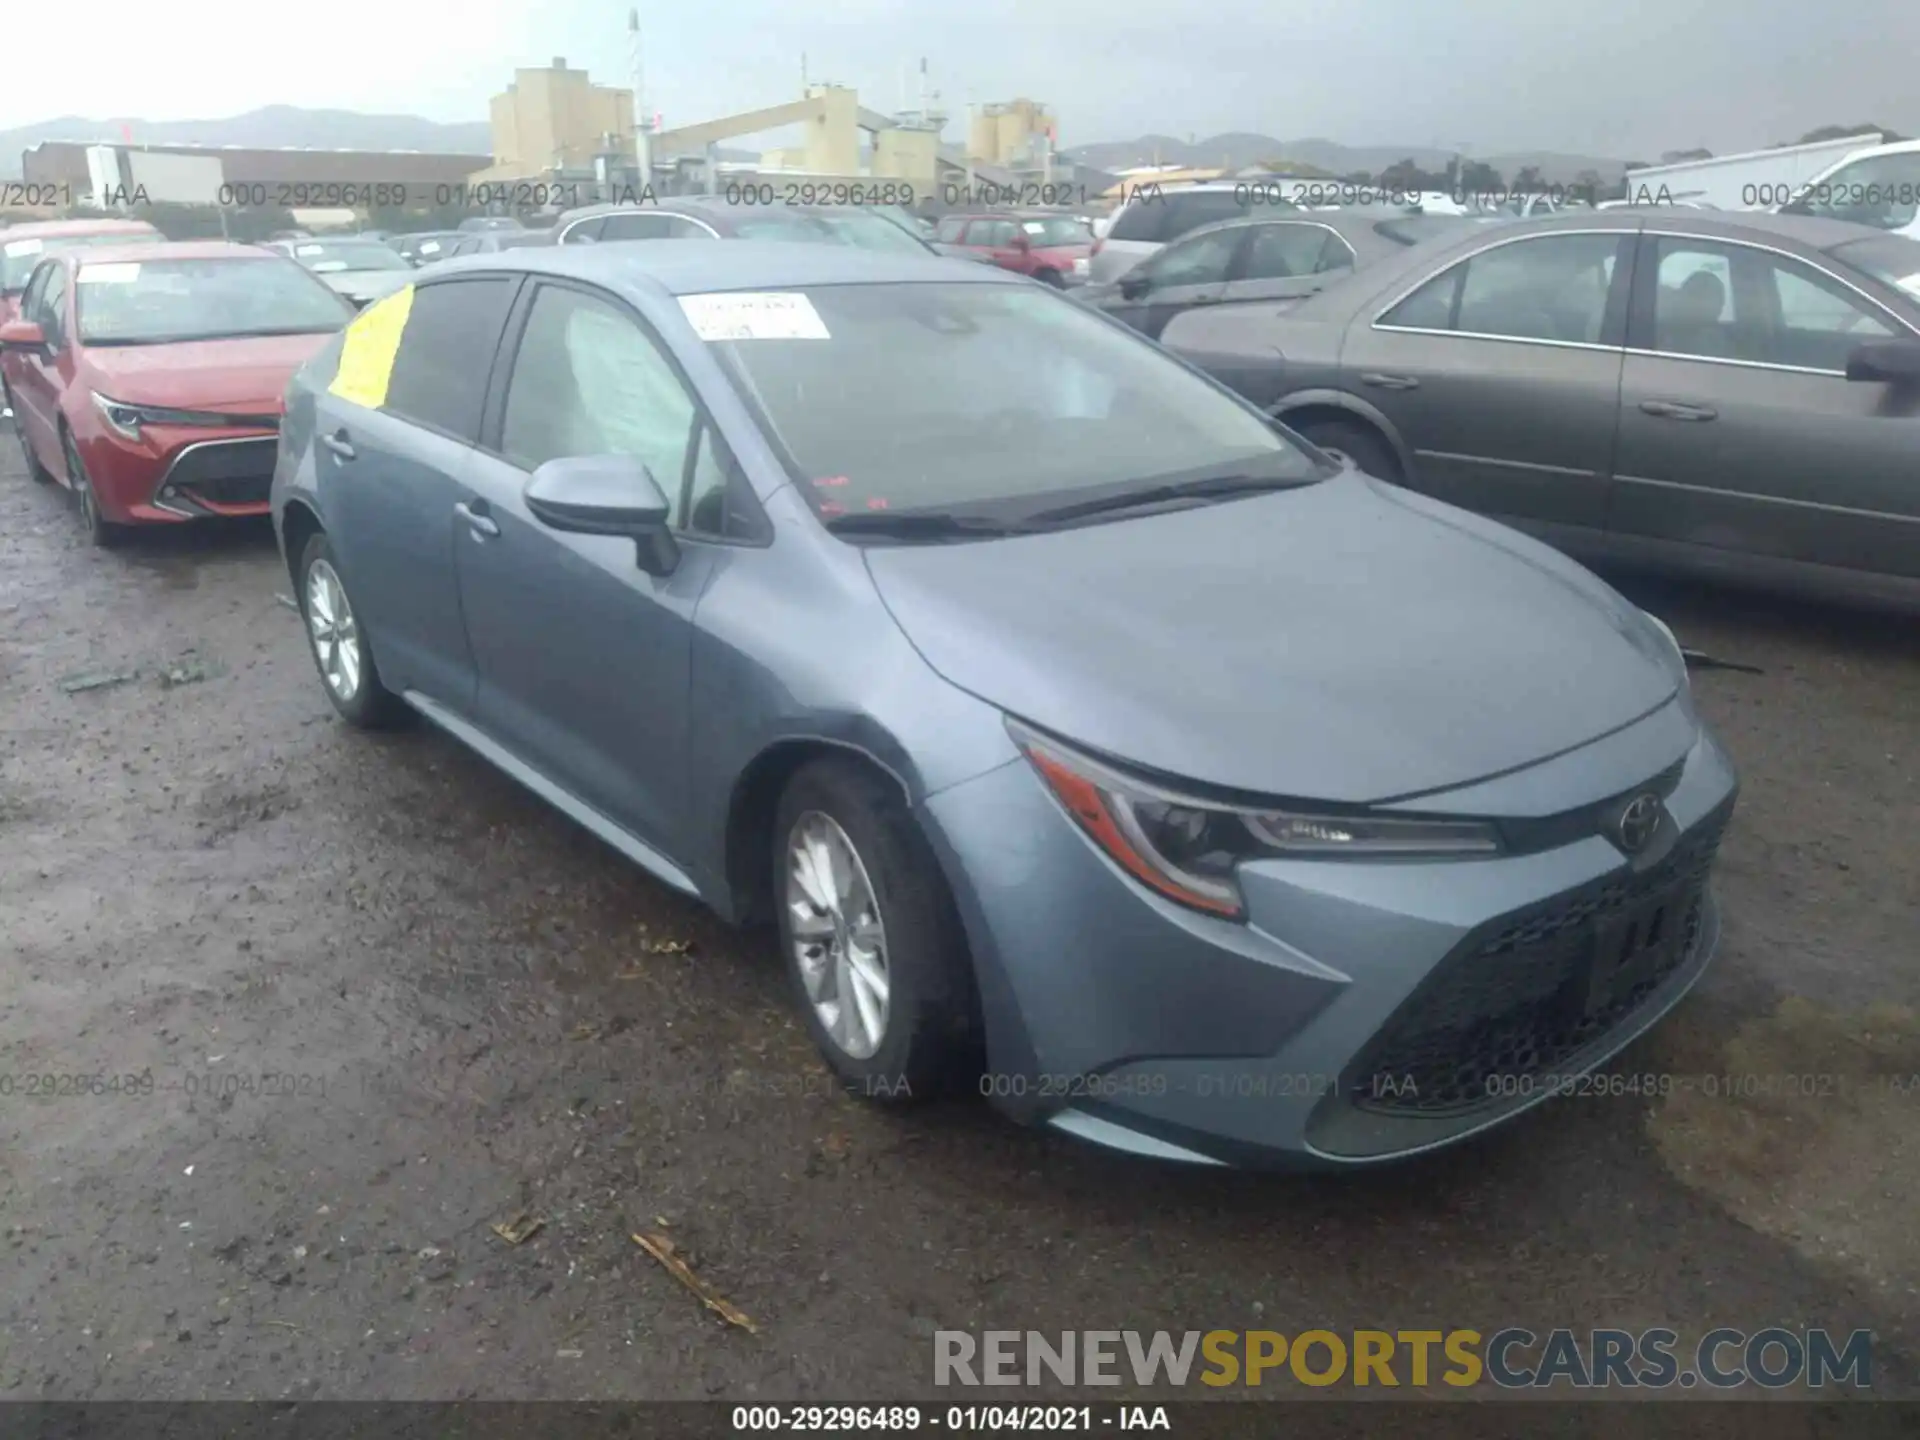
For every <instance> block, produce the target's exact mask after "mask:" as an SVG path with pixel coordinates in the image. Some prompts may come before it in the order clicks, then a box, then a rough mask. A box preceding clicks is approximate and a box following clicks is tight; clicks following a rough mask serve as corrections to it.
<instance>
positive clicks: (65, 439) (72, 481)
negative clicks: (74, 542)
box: [60, 430, 127, 550]
mask: <svg viewBox="0 0 1920 1440" xmlns="http://www.w3.org/2000/svg"><path fill="white" fill-rule="evenodd" d="M60 448H61V452H62V453H63V454H64V455H65V456H66V461H67V488H68V489H70V490H72V491H73V498H74V500H75V501H76V502H77V503H78V504H79V506H80V523H81V524H83V525H85V526H86V527H87V540H88V541H89V543H91V544H94V545H98V546H99V547H100V548H101V549H102V550H111V549H112V548H113V547H114V546H116V545H118V544H119V543H120V542H121V541H122V540H124V539H126V537H127V527H126V526H124V525H116V524H114V523H113V521H111V520H109V519H107V517H106V516H105V515H102V514H101V513H100V499H99V497H98V496H97V495H95V494H94V493H93V481H92V480H91V479H89V478H88V477H87V467H86V465H85V464H84V463H83V462H82V461H81V459H80V451H79V449H78V448H77V447H76V446H75V445H74V443H73V435H72V434H71V433H70V432H69V431H66V430H62V431H61V432H60Z"/></svg>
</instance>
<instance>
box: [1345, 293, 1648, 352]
mask: <svg viewBox="0 0 1920 1440" xmlns="http://www.w3.org/2000/svg"><path fill="white" fill-rule="evenodd" d="M1396 303H1397V302H1396ZM1392 308H1393V306H1392V305H1389V306H1388V307H1387V309H1389V310H1391V309H1392ZM1373 328H1374V329H1375V330H1384V331H1386V332H1387V333H1388V334H1389V335H1439V336H1444V337H1446V338H1448V339H1452V340H1498V341H1500V342H1501V343H1502V344H1506V345H1539V346H1543V347H1544V348H1546V349H1549V350H1598V351H1601V352H1602V353H1603V354H1607V355H1619V354H1622V353H1624V352H1625V348H1626V347H1625V346H1622V345H1602V344H1600V343H1598V342H1597V341H1593V340H1542V339H1539V338H1537V337H1535V336H1532V335H1494V334H1490V333H1489V332H1487V331H1484V330H1433V329H1429V328H1427V327H1426V326H1423V325H1381V324H1377V323H1376V324H1375V325H1374V327H1373ZM1669 358H1671V357H1669Z"/></svg>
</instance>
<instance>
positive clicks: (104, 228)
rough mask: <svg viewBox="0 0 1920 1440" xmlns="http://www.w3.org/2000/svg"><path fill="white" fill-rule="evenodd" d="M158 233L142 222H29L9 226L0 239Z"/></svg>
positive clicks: (0, 232)
mask: <svg viewBox="0 0 1920 1440" xmlns="http://www.w3.org/2000/svg"><path fill="white" fill-rule="evenodd" d="M159 233H160V232H159V231H158V230H156V229H155V228H154V227H153V226H151V225H149V224H148V223H147V222H146V221H144V220H30V221H28V222H27V223H26V224H25V225H9V226H8V227H7V228H6V229H5V230H0V237H4V238H5V239H6V240H7V241H8V242H9V243H11V242H12V241H15V240H61V239H65V238H67V237H69V236H74V235H121V234H125V235H157V234H159Z"/></svg>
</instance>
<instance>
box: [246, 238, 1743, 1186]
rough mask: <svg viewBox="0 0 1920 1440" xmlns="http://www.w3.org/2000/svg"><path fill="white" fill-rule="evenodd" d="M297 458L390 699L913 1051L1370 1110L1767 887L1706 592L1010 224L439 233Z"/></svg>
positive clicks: (1402, 1102)
mask: <svg viewBox="0 0 1920 1440" xmlns="http://www.w3.org/2000/svg"><path fill="white" fill-rule="evenodd" d="M273 509H274V516H275V522H276V525H277V527H278V531H279V535H280V541H281V547H282V550H283V551H284V553H285V556H286V558H287V562H288V565H289V568H290V570H291V573H292V576H293V580H294V586H295V593H296V594H297V595H298V596H299V599H300V606H301V610H302V613H303V615H304V617H305V621H306V629H307V635H308V638H309V641H310V643H311V645H312V649H313V654H314V659H315V662H316V664H317V666H318V669H319V672H320V676H321V679H322V681H323V682H324V684H325V687H326V691H327V694H328V697H329V698H330V699H331V700H332V702H333V705H334V707H335V708H336V709H337V710H338V711H339V713H340V714H341V715H343V716H344V717H345V718H346V719H348V720H349V721H352V722H354V723H356V724H361V725H380V724H387V723H391V722H393V721H395V720H397V719H400V718H403V717H406V716H410V715H413V714H416V713H417V714H420V715H424V716H426V717H427V719H429V720H430V721H432V722H433V723H434V724H436V725H438V726H440V727H441V728H442V729H444V730H446V731H447V732H449V733H450V734H452V735H453V736H454V737H456V738H457V739H459V740H460V741H462V742H464V743H465V744H467V745H469V746H471V747H472V748H473V749H474V750H476V751H478V752H479V753H480V754H481V755H482V756H484V757H486V758H487V759H488V760H490V761H491V762H493V763H494V764H496V765H498V766H499V767H500V768H501V769H503V770H505V771H506V772H507V773H508V774H510V775H512V776H513V777H514V778H515V779H517V780H519V781H520V782H522V783H523V784H525V785H526V786H528V787H529V788H531V789H532V790H534V791H535V792H537V793H538V794H540V795H541V796H543V797H545V798H546V799H547V800H549V801H550V802H552V803H553V804H554V805H556V806H558V807H559V808H560V809H561V810H563V811H565V812H566V813H567V814H568V815H570V816H572V817H573V818H574V819H575V820H576V821H578V822H579V823H580V824H582V825H584V826H586V827H587V828H588V829H590V830H592V831H593V832H594V833H596V834H597V835H599V836H600V837H601V838H603V839H604V840H605V841H606V842H607V843H609V844H611V845H613V846H614V847H616V848H617V849H619V850H620V851H622V852H623V853H624V854H626V855H627V856H629V857H631V858H632V860H633V861H634V862H635V863H636V864H637V865H638V866H640V867H641V868H642V869H644V870H645V871H647V872H648V873H649V874H651V875H652V876H653V877H654V878H655V879H657V880H659V881H661V882H662V883H664V884H666V885H669V886H672V887H673V888H674V889H676V890H680V891H684V892H686V893H688V894H690V895H694V896H697V897H698V898H699V899H701V900H703V901H704V902H706V903H707V904H708V905H710V906H712V907H713V909H715V910H716V911H718V912H719V913H720V914H721V915H722V916H724V917H726V918H728V919H730V920H733V921H736V922H740V923H743V924H744V923H749V922H753V921H756V920H762V919H772V920H773V921H775V922H776V924H777V928H778V933H779V940H780V945H781V948H782V950H783V951H784V953H785V956H786V960H787V963H788V966H789V968H790V969H791V971H792V974H793V979H794V985H795V990H796V994H797V997H798V1000H799V1003H800V1005H801V1006H802V1008H803V1011H804V1013H805V1015H806V1018H807V1023H808V1025H809V1027H810V1029H811V1031H812V1033H813V1036H814V1039H815V1040H816V1042H817V1043H818V1044H819V1047H820V1049H821V1051H822V1053H823V1054H824V1056H825V1057H826V1059H827V1061H828V1062H829V1063H830V1064H831V1065H832V1067H833V1068H834V1070H835V1071H836V1072H838V1074H839V1075H840V1076H841V1077H843V1078H844V1080H845V1081H846V1082H847V1084H848V1085H849V1086H850V1087H851V1088H853V1089H854V1090H855V1091H857V1092H859V1093H862V1094H867V1095H871V1096H874V1097H876V1098H878V1099H894V1100H898V1099H903V1098H906V1097H908V1096H913V1097H924V1096H926V1095H928V1094H930V1093H933V1092H934V1091H935V1090H937V1089H940V1088H942V1087H946V1086H950V1085H951V1084H952V1082H953V1080H954V1079H955V1077H959V1079H960V1081H961V1083H963V1084H965V1085H967V1086H968V1087H972V1086H975V1085H977V1086H978V1088H979V1089H980V1091H981V1092H982V1093H984V1094H986V1095H988V1096H990V1097H992V1099H993V1100H994V1102H995V1103H996V1104H998V1105H999V1106H1000V1107H1001V1108H1003V1109H1004V1110H1006V1111H1007V1112H1009V1113H1010V1114H1012V1115H1013V1116H1015V1117H1016V1118H1018V1119H1021V1120H1024V1121H1028V1122H1034V1123H1045V1124H1051V1125H1053V1126H1056V1127H1058V1128H1060V1129H1062V1130H1064V1131H1068V1132H1070V1133H1073V1134H1076V1135H1079V1136H1082V1137H1084V1138H1086V1139H1089V1140H1093V1141H1097V1142H1100V1143H1103V1144H1106V1145H1110V1146H1115V1147H1119V1148H1121V1149H1125V1150H1130V1151H1133V1152H1135V1153H1139V1154H1143V1155H1152V1156H1159V1157H1166V1158H1174V1159H1183V1160H1187V1161H1192V1162H1202V1163H1215V1164H1231V1165H1257V1164H1270V1163H1275V1162H1283V1163H1319V1164H1327V1165H1336V1166H1337V1165H1347V1166H1353V1165H1360V1164H1367V1163H1374V1162H1378V1161H1381V1160H1385V1159H1388V1158H1390V1157H1395V1156H1403V1155H1407V1154H1411V1153H1414V1152H1418V1151H1422V1150H1426V1149H1430V1148H1432V1147H1434V1146H1437V1145H1441V1144H1444V1143H1447V1142H1450V1141H1456V1140H1459V1139H1461V1138H1462V1137H1465V1136H1467V1135H1471V1134H1473V1133H1475V1132H1477V1131H1480V1130H1483V1129H1485V1128H1486V1127H1488V1126H1490V1125H1493V1124H1496V1123H1498V1122H1500V1121H1502V1120H1505V1119H1508V1118H1510V1117H1512V1116H1514V1115H1516V1114H1517V1113H1519V1112H1521V1111H1523V1110H1525V1109H1527V1108H1529V1107H1530V1106H1531V1105H1533V1104H1535V1103H1538V1102H1539V1101H1541V1100H1543V1099H1545V1098H1546V1097H1548V1096H1549V1095H1551V1094H1553V1093H1555V1091H1556V1090H1560V1089H1564V1088H1566V1086H1567V1085H1568V1083H1569V1082H1570V1081H1571V1080H1573V1079H1574V1078H1575V1077H1578V1076H1580V1075H1582V1074H1584V1073H1585V1072H1587V1071H1589V1070H1591V1069H1592V1068H1593V1067H1594V1066H1596V1065H1598V1064H1600V1063H1601V1062H1603V1061H1605V1060H1606V1059H1607V1058H1608V1057H1610V1056H1611V1055H1612V1054H1613V1053H1614V1052H1616V1051H1617V1050H1619V1049H1620V1048H1621V1047H1622V1046H1623V1045H1625V1044H1626V1043H1627V1042H1628V1041H1629V1040H1631V1039H1632V1038H1633V1037H1634V1036H1636V1035H1638V1034H1639V1033H1640V1032H1642V1031H1643V1030H1645V1029H1646V1028H1647V1027H1648V1026H1649V1025H1651V1024H1652V1023H1653V1022H1654V1021H1655V1020H1657V1019H1658V1018H1659V1017H1660V1016H1661V1015H1663V1014H1664V1013H1665V1012H1666V1011H1667V1010H1668V1009H1669V1008H1670V1007H1672V1006H1673V1005H1674V1004H1675V1002H1676V1001H1678V1000H1679V999H1680V997H1681V996H1682V995H1683V994H1684V993H1685V992H1686V991H1687V990H1688V988H1689V987H1690V986H1692V984H1693V983H1694V981H1695V980H1696V979H1697V978H1698V977H1699V975H1700V973H1701V971H1702V970H1703V968H1704V967H1705V966H1706V965H1707V963H1708V960H1709V958H1710V957H1711V955H1712V953H1713V950H1714V947H1715V943H1716V940H1717V938H1718V933H1719V921H1718V916H1717V913H1716V910H1715V905H1714V900H1713V896H1712V893H1711V890H1710V887H1709V880H1708V877H1709V871H1710V869H1711V867H1712V863H1713V859H1714V854H1715V850H1716V848H1717V846H1718V844H1719V841H1720V838H1721V834H1722V832H1723V830H1724V829H1725V827H1726V824H1727V821H1728V817H1729V815H1730V814H1731V812H1732V809H1733V804H1734V797H1735V792H1736V781H1735V777H1734V773H1733V770H1732V767H1731V765H1730V764H1729V762H1728V759H1727V757H1726V755H1725V754H1724V752H1723V751H1722V750H1721V748H1720V747H1719V745H1718V744H1717V743H1716V742H1715V740H1714V738H1713V737H1712V736H1711V735H1710V734H1709V733H1708V731H1707V730H1706V728H1705V726H1703V725H1702V723H1701V722H1700V719H1699V718H1698V716H1697V715H1696V714H1695V712H1694V708H1693V705H1692V701H1691V698H1690V695H1689V691H1688V685H1687V672H1686V667H1685V664H1684V661H1683V658H1682V656H1681V654H1680V650H1679V647H1678V646H1677V645H1676V644H1675V642H1674V639H1673V636H1672V634H1671V633H1670V632H1669V631H1668V630H1667V629H1666V628H1665V627H1664V626H1663V625H1662V624H1661V623H1660V622H1659V621H1657V620H1655V619H1653V618H1652V617H1650V616H1648V615H1646V614H1643V613H1642V612H1640V611H1639V610H1637V609H1635V608H1634V607H1633V606H1632V605H1631V604H1629V603H1628V602H1627V601H1625V600H1624V599H1622V598H1621V597H1620V596H1619V595H1618V594H1616V593H1615V592H1614V591H1613V590H1611V589H1610V588H1608V587H1607V586H1606V585H1605V584H1603V583H1601V582H1600V581H1599V580H1598V579H1596V578H1594V577H1593V576H1592V575H1590V574H1588V573H1587V572H1586V571H1584V570H1582V569H1581V568H1580V567H1578V566H1577V565H1575V564H1573V563H1572V562H1570V561H1568V560H1566V559H1564V558H1562V557H1561V556H1560V555H1559V554H1557V553H1555V552H1554V551H1552V550H1550V549H1548V548H1546V547H1544V546H1543V545H1540V544H1538V543H1536V542H1535V541H1533V540H1531V539H1528V538H1526V537H1524V536H1522V535H1520V534H1518V533H1516V532H1514V531H1512V530H1509V529H1506V528H1504V527H1502V526H1500V525H1498V524H1495V523H1492V522H1490V521H1488V520H1484V519H1479V518H1476V517H1474V516H1472V515H1469V514H1466V513H1464V512H1462V511H1459V510H1455V509H1452V508H1450V507H1448V506H1446V505H1442V504H1439V503H1437V502H1435V501H1433V500H1430V499H1427V498H1425V497H1423V496H1421V495H1419V494H1417V493H1414V492H1413V491H1410V490H1406V489H1400V488H1395V487H1392V486H1389V485H1386V484H1383V483H1381V482H1379V481H1377V480H1374V479H1371V478H1369V477H1367V476H1365V475H1363V474H1360V473H1357V472H1356V471H1353V470H1351V469H1341V468H1339V467H1338V466H1336V465H1335V464H1334V463H1333V462H1332V461H1330V460H1329V459H1328V458H1327V457H1326V456H1324V455H1322V454H1321V453H1319V452H1317V451H1315V450H1313V449H1312V448H1311V447H1309V446H1308V445H1306V444H1305V443H1303V442H1302V441H1300V440H1299V439H1298V438H1296V437H1295V436H1293V435H1292V434H1291V433H1289V432H1288V431H1286V430H1284V429H1282V428H1279V427H1278V426H1276V425H1275V424H1274V423H1273V422H1272V421H1270V420H1269V419H1268V418H1267V417H1265V416H1263V415H1262V414H1260V413H1259V412H1258V411H1256V410H1254V409H1252V408H1250V407H1249V406H1247V405H1246V404H1244V403H1243V402H1242V401H1240V400H1239V399H1237V398H1235V397H1234V396H1233V395H1231V394H1229V393H1228V392H1226V391H1225V390H1224V389H1222V388H1220V387H1219V386H1217V385H1215V384H1214V383H1213V382H1212V381H1211V380H1209V379H1207V378H1205V377H1204V376H1202V375H1200V374H1199V373H1198V372H1196V371H1194V370H1191V369H1189V368H1187V367H1186V366H1185V365H1183V364H1182V363H1181V362H1179V361H1177V360H1174V359H1173V358H1171V357H1170V356H1168V355H1167V354H1165V353H1164V352H1162V351H1161V350H1159V349H1158V348H1157V347H1155V346H1154V345H1152V344H1150V343H1149V342H1147V341H1145V340H1142V339H1140V338H1139V337H1137V336H1136V335H1134V334H1133V333H1132V332H1131V331H1129V330H1127V329H1126V328H1125V327H1123V326H1120V325H1118V324H1115V323H1113V322H1112V321H1109V320H1107V319H1105V318H1104V317H1102V316H1100V315H1098V314H1095V313H1093V312H1090V311H1088V310H1087V309H1086V308H1085V307H1083V306H1079V305H1076V304H1074V303H1073V301H1071V300H1070V299H1066V298H1063V297H1062V296H1060V295H1058V294H1055V293H1054V292H1052V291H1050V290H1048V289H1046V288H1044V287H1041V286H1038V285H1035V284H1033V283H1031V282H1029V281H1027V280H1024V279H1021V278H1019V277H1017V276H1013V275H1009V274H1006V273H1003V272H999V271H995V270H993V269H991V268H989V267H985V266H978V265H968V264H963V263H961V262H957V261H948V260H940V259H931V258H929V259H920V258H918V257H910V256H903V257H895V256H886V255H877V254H869V253H862V252H856V251H847V250H840V249H836V248H834V247H828V246H789V245H781V244H772V243H767V244H711V243H705V244H703V243H700V242H696V241H687V242H680V241H653V242H647V243H645V244H630V245H603V246H583V247H579V248H570V247H563V248H552V249H545V250H539V249H523V250H517V251H508V252H504V253H501V254H495V255H487V256H482V257H475V258H473V259H471V260H464V261H455V262H452V263H451V264H448V265H443V266H437V267H434V268H433V269H431V270H428V271H425V272H423V273H422V274H420V276H419V277H418V278H417V279H416V280H415V282H414V283H413V284H412V285H410V286H409V287H407V288H406V289H405V290H403V291H401V292H399V293H398V294H396V295H394V296H393V297H391V298H389V299H388V300H386V301H383V302H381V303H380V304H378V305H376V306H374V307H373V308H371V309H369V310H368V311H366V312H364V313H363V314H362V315H361V316H360V317H359V318H358V319H357V320H356V321H355V322H354V323H353V324H352V325H351V326H349V328H348V329H347V331H346V332H345V333H344V334H343V336H342V337H341V338H340V339H338V340H336V341H335V342H334V343H333V344H332V345H331V346H330V347H329V349H328V350H327V351H326V352H324V353H323V354H322V355H321V356H320V357H318V358H317V359H316V360H315V361H314V362H313V363H312V364H311V365H309V366H308V367H307V368H306V370H304V371H303V372H302V373H301V374H300V375H299V376H298V377H297V378H296V379H295V381H294V384H293V386H292V388H291V390H290V391H289V394H288V401H287V414H286V417H285V424H284V428H283V432H282V436H281V444H280V457H279V465H278V468H277V472H276V474H275V477H274V487H273Z"/></svg>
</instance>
